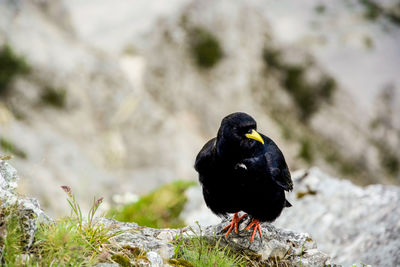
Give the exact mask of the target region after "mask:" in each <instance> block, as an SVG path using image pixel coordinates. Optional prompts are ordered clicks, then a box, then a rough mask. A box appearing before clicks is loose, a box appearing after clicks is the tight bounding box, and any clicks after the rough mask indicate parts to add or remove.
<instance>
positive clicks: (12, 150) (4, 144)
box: [0, 137, 27, 159]
mask: <svg viewBox="0 0 400 267" xmlns="http://www.w3.org/2000/svg"><path fill="white" fill-rule="evenodd" d="M0 148H1V150H2V151H3V152H4V153H5V154H12V155H15V156H16V157H19V158H21V159H26V158H27V155H26V153H25V152H24V151H23V150H22V149H20V148H19V147H17V146H16V145H15V144H14V143H13V142H11V141H10V140H8V139H6V138H4V137H0Z"/></svg>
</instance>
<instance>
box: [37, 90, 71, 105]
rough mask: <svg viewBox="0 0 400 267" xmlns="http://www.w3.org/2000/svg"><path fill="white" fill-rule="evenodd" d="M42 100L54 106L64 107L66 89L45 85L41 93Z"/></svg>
mask: <svg viewBox="0 0 400 267" xmlns="http://www.w3.org/2000/svg"><path fill="white" fill-rule="evenodd" d="M41 99H42V102H43V103H45V104H48V105H50V106H52V107H55V108H59V109H62V108H65V106H66V99H67V91H66V90H65V89H64V88H57V89H56V88H53V87H45V88H44V91H43V93H42V95H41Z"/></svg>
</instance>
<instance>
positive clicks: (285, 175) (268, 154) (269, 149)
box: [263, 136, 293, 191]
mask: <svg viewBox="0 0 400 267" xmlns="http://www.w3.org/2000/svg"><path fill="white" fill-rule="evenodd" d="M263 138H264V136H263ZM268 139H269V138H268ZM268 141H269V142H268V143H266V144H265V154H264V156H265V159H266V161H267V170H268V171H269V173H270V174H271V177H272V180H273V181H274V182H275V183H276V184H277V185H279V186H280V187H282V188H283V189H284V190H286V191H291V190H293V182H292V178H291V176H290V172H289V168H288V166H287V164H286V161H285V157H284V156H283V154H282V152H281V150H280V149H279V148H278V146H277V145H276V144H275V143H274V142H273V141H272V140H270V139H269V140H268Z"/></svg>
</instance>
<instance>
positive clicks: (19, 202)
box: [0, 160, 52, 248]
mask: <svg viewBox="0 0 400 267" xmlns="http://www.w3.org/2000/svg"><path fill="white" fill-rule="evenodd" d="M17 182H18V176H17V171H16V170H15V169H14V168H13V167H12V166H11V165H10V164H9V163H7V162H5V161H3V160H0V206H1V209H9V208H11V209H13V213H14V214H17V215H18V217H19V218H20V220H21V224H22V230H23V236H24V240H23V241H24V243H25V248H29V247H31V246H32V244H33V241H34V237H35V233H36V230H37V224H38V222H46V223H50V222H52V219H51V218H50V217H48V216H47V215H46V214H45V213H44V212H43V211H42V210H41V209H40V205H39V202H38V201H37V200H36V199H34V198H26V197H25V198H24V197H21V196H19V195H18V194H17V192H16V189H17V186H18V185H17Z"/></svg>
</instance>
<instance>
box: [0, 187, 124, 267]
mask: <svg viewBox="0 0 400 267" xmlns="http://www.w3.org/2000/svg"><path fill="white" fill-rule="evenodd" d="M63 189H64V190H65V192H66V193H67V194H68V199H67V200H68V203H69V204H70V206H71V210H72V216H69V217H65V218H63V219H60V220H58V221H57V222H56V223H54V224H52V223H49V224H44V223H43V224H39V226H38V230H37V231H36V233H35V242H34V243H33V245H32V246H31V247H30V248H26V247H25V244H24V240H26V238H25V237H24V234H23V231H22V229H23V228H22V227H23V225H24V224H26V222H25V221H23V219H22V216H21V215H19V207H18V206H14V207H11V208H9V209H3V210H1V217H0V219H1V220H0V223H1V224H0V225H2V226H4V227H3V229H2V230H1V231H0V232H1V233H0V245H2V246H3V247H4V249H3V255H2V261H3V263H4V265H5V266H90V265H94V264H96V263H98V262H100V261H109V262H111V259H102V258H101V251H102V249H105V248H107V246H108V244H109V242H108V241H109V239H110V238H112V237H113V236H115V235H118V234H119V233H120V232H115V233H112V232H111V230H112V229H111V228H106V227H104V226H103V225H101V224H98V223H96V221H95V220H94V215H95V213H96V211H97V209H98V207H99V205H100V204H101V202H102V198H99V199H97V200H95V201H94V203H93V206H92V208H91V209H90V211H89V213H88V216H87V219H84V218H83V216H82V212H81V210H80V207H79V205H78V204H77V203H76V200H75V197H74V195H73V194H72V191H71V189H70V188H69V187H66V186H65V187H63Z"/></svg>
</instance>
